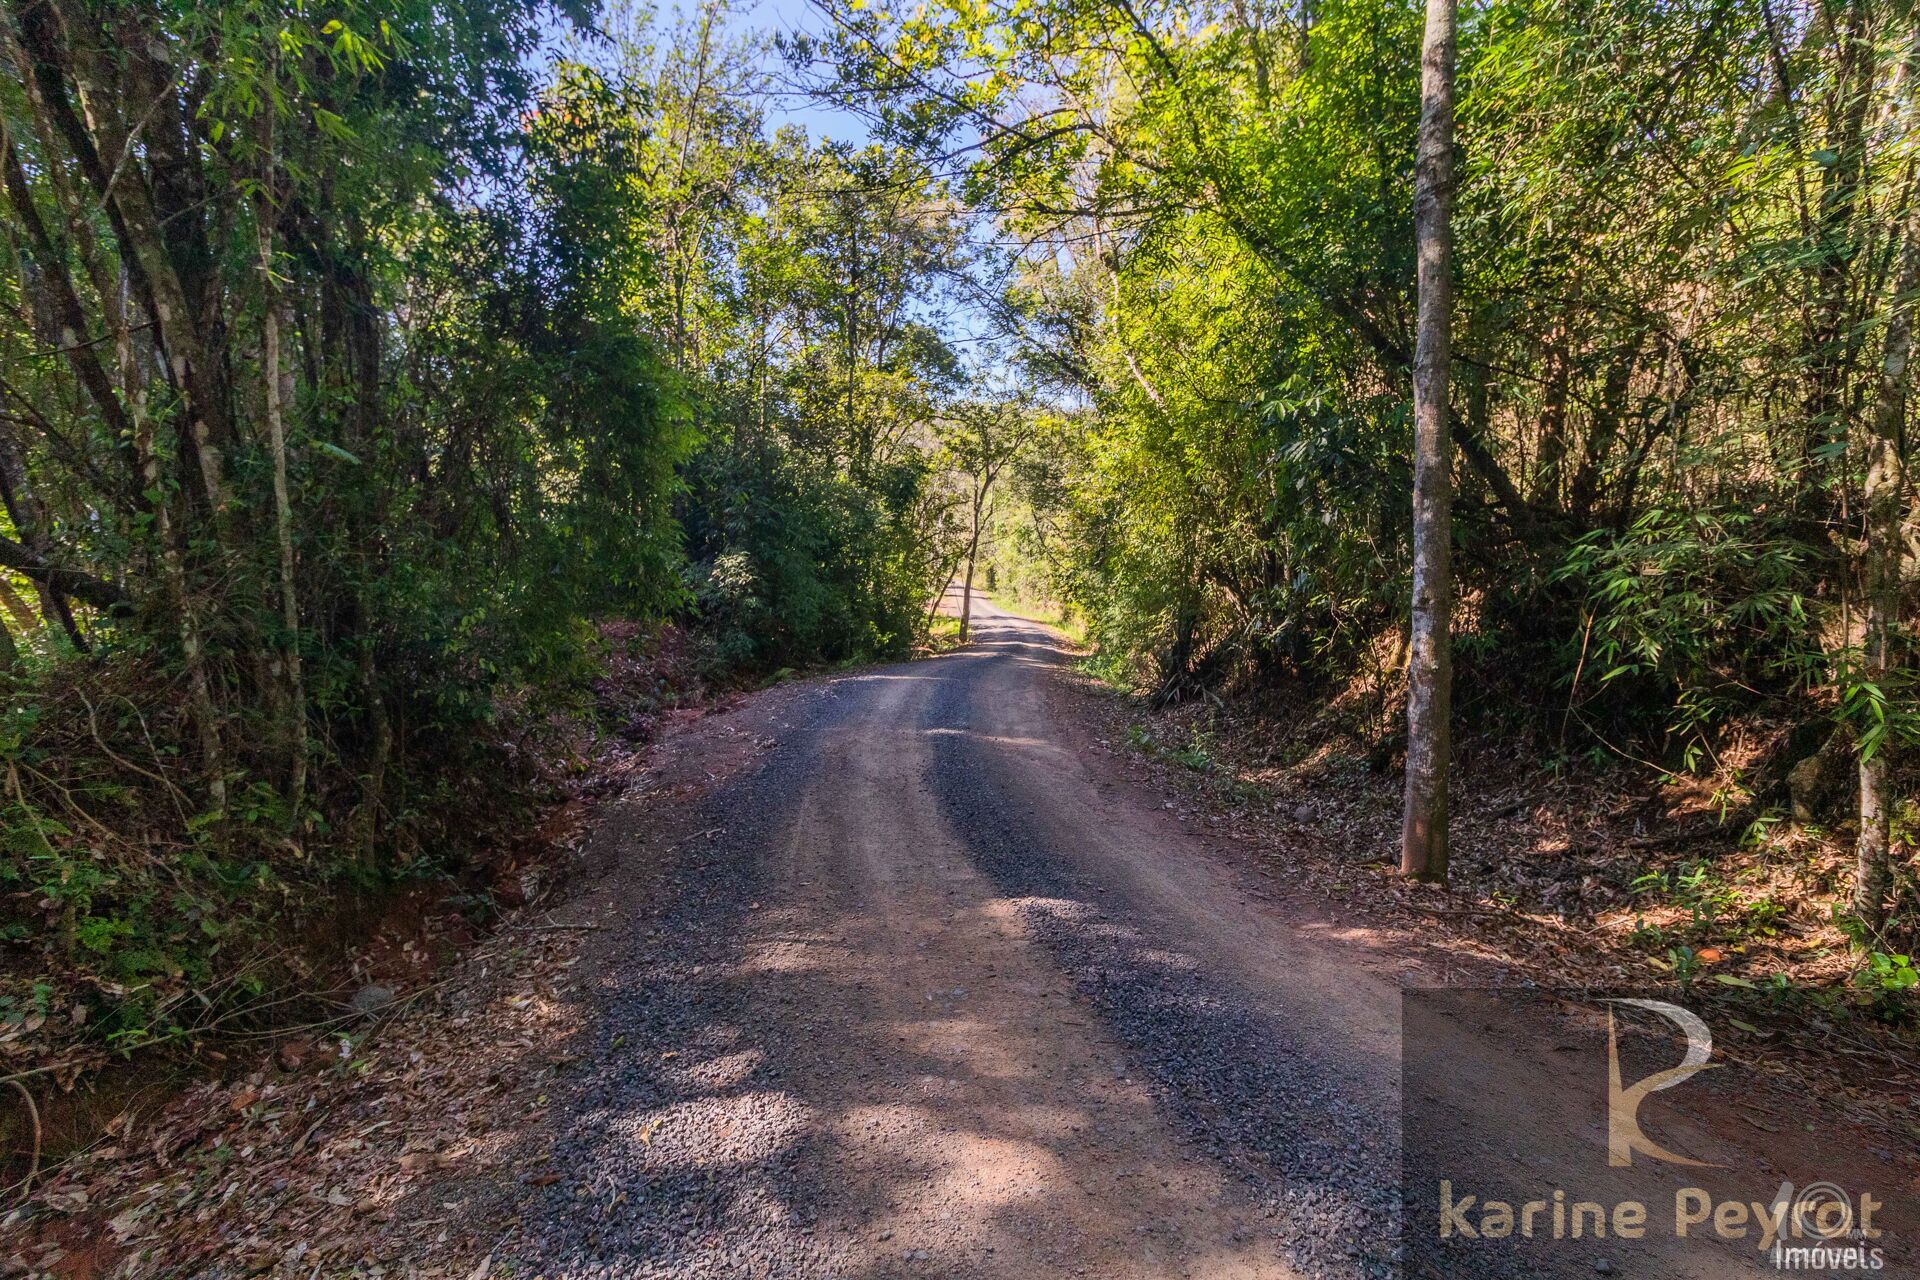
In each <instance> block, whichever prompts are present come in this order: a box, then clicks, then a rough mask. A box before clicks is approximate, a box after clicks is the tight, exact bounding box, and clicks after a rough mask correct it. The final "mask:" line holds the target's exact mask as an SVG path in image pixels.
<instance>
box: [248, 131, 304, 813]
mask: <svg viewBox="0 0 1920 1280" xmlns="http://www.w3.org/2000/svg"><path fill="white" fill-rule="evenodd" d="M269 110H270V109H269ZM270 122H271V116H269V124H268V126H267V128H268V137H269V138H271V136H272V134H271V129H272V125H271V123H270ZM267 154H268V155H269V156H271V155H272V150H271V147H269V149H268V152H267ZM261 191H262V194H261V197H260V201H259V204H258V206H257V212H258V217H259V220H260V228H259V232H260V287H261V291H262V294H263V297H262V302H261V320H260V335H261V336H260V345H261V356H260V362H261V364H262V366H263V367H262V369H261V371H260V379H261V383H262V386H263V388H264V389H265V391H266V408H267V447H268V449H269V450H270V451H271V453H272V455H273V511H274V526H275V533H276V535H277V539H278V542H279V549H280V620H281V622H282V624H283V625H285V627H286V629H287V637H286V654H285V661H286V680H287V703H288V705H287V755H288V780H287V806H288V808H289V810H290V811H291V812H292V815H293V820H294V823H295V825H296V827H297V826H298V825H299V822H300V809H301V806H302V805H303V804H304V803H305V801H306V791H307V691H306V681H305V676H304V674H303V672H302V670H301V663H300V594H299V590H298V586H297V581H296V579H295V576H294V563H295V562H294V548H293V501H292V499H291V498H290V497H289V496H288V489H287V428H286V405H285V400H286V391H287V388H286V386H285V385H284V384H283V382H282V375H281V370H280V307H281V301H280V290H279V289H278V288H276V287H275V285H274V282H273V207H272V204H271V200H270V197H269V196H268V195H267V194H266V191H267V184H266V183H264V182H263V183H262V187H261Z"/></svg>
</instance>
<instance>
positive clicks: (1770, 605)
mask: <svg viewBox="0 0 1920 1280" xmlns="http://www.w3.org/2000/svg"><path fill="white" fill-rule="evenodd" d="M1808 558H1809V554H1808V551H1807V549H1806V548H1803V547H1801V546H1800V545H1798V544H1797V543H1796V542H1795V541H1794V539H1792V538H1791V537H1790V536H1788V535H1787V534H1786V533H1785V531H1784V530H1782V529H1780V528H1778V527H1770V526H1769V525H1768V524H1767V523H1766V522H1764V521H1762V520H1760V519H1758V518H1756V517H1752V516H1748V515H1742V514H1734V513H1722V514H1709V513H1704V512H1693V513H1689V512H1680V511H1669V510H1665V509H1663V508H1658V507H1656V508H1654V509H1653V510H1650V511H1648V512H1646V513H1645V514H1644V515H1642V516H1640V518H1639V519H1637V520H1635V521H1634V523H1633V524H1632V526H1630V527H1629V528H1628V529H1627V530H1625V531H1624V532H1622V533H1617V534H1616V533H1612V532H1609V531H1604V530H1602V531H1595V532H1593V533H1590V534H1587V535H1586V536H1584V537H1582V538H1581V539H1579V540H1578V541H1577V542H1575V543H1574V544H1573V546H1572V547H1571V548H1569V549H1568V551H1567V554H1566V558H1565V560H1564V561H1563V562H1562V564H1561V565H1560V567H1559V568H1558V569H1557V570H1556V571H1555V572H1554V575H1553V580H1554V581H1556V582H1559V583H1563V584H1566V585H1570V586H1572V587H1573V588H1574V589H1575V590H1577V591H1578V592H1579V594H1580V597H1581V601H1582V606H1581V607H1582V611H1583V613H1584V616H1585V618H1586V623H1585V625H1584V627H1583V628H1582V633H1581V635H1580V637H1579V639H1578V641H1577V642H1575V641H1572V640H1569V644H1570V645H1573V646H1575V651H1574V652H1571V653H1569V655H1568V656H1567V658H1566V659H1564V660H1565V661H1566V662H1568V664H1569V666H1570V668H1571V669H1572V670H1573V671H1574V672H1576V674H1575V675H1571V676H1570V677H1569V682H1570V684H1572V687H1571V689H1570V692H1569V698H1568V702H1569V705H1570V706H1572V707H1574V708H1575V709H1576V710H1584V711H1587V712H1588V713H1589V714H1591V713H1593V712H1594V711H1597V710H1598V708H1593V707H1591V705H1590V704H1591V703H1592V702H1593V701H1594V700H1595V699H1596V698H1597V697H1611V698H1613V699H1614V700H1615V704H1616V706H1619V707H1621V708H1622V709H1623V713H1624V714H1631V713H1632V712H1633V711H1635V710H1636V709H1638V708H1643V707H1660V706H1667V707H1670V708H1671V712H1670V714H1669V716H1668V718H1667V721H1666V724H1665V725H1664V728H1665V730H1666V731H1667V732H1668V733H1670V734H1672V735H1674V736H1675V737H1677V738H1679V739H1680V740H1681V741H1682V742H1684V743H1688V744H1698V743H1701V742H1704V741H1705V740H1706V738H1707V737H1708V736H1709V735H1710V734H1711V732H1712V730H1713V729H1714V728H1715V727H1716V726H1717V725H1718V724H1719V723H1720V722H1721V721H1722V720H1723V719H1724V718H1725V716H1726V715H1727V714H1728V713H1729V711H1731V710H1733V709H1735V708H1737V707H1739V706H1740V705H1743V704H1745V703H1747V702H1749V701H1750V700H1751V697H1752V694H1753V692H1754V685H1755V684H1757V683H1765V684H1767V685H1769V686H1771V687H1772V688H1773V689H1775V690H1776V691H1778V692H1782V693H1784V692H1788V691H1795V690H1798V689H1801V688H1804V687H1805V685H1806V683H1807V682H1808V681H1810V680H1812V679H1815V678H1817V671H1818V667H1819V664H1820V661H1821V652H1820V645H1819V637H1818V636H1817V634H1816V633H1815V628H1814V625H1813V623H1812V621H1811V619H1810V616H1809V612H1808V608H1807V600H1806V596H1805V594H1804V593H1805V592H1806V591H1807V590H1808V589H1810V588H1811V586H1812V583H1811V582H1810V580H1809V579H1808V576H1807V573H1806V561H1807V560H1808ZM1575 681H1578V682H1579V683H1574V682H1575ZM1580 684H1585V685H1586V689H1587V692H1585V693H1584V700H1583V691H1582V689H1581V688H1580Z"/></svg>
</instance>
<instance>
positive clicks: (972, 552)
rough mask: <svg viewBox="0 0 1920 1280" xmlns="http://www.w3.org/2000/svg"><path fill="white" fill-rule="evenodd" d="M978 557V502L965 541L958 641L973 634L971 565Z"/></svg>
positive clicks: (966, 639)
mask: <svg viewBox="0 0 1920 1280" xmlns="http://www.w3.org/2000/svg"><path fill="white" fill-rule="evenodd" d="M979 558H980V504H979V503H975V504H974V507H973V538H972V540H971V541H969V542H968V543H967V579H966V584H965V586H964V587H962V588H961V595H960V643H961V644H965V643H966V642H967V641H968V640H969V639H971V638H972V635H973V566H974V563H975V561H977V560H978V559H979Z"/></svg>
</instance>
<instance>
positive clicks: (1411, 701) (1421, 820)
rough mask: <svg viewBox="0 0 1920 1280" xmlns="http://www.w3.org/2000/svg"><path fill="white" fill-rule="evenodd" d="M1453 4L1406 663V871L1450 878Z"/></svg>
mask: <svg viewBox="0 0 1920 1280" xmlns="http://www.w3.org/2000/svg"><path fill="white" fill-rule="evenodd" d="M1453 61H1454V0H1427V29H1426V39H1425V42H1424V44H1423V47H1422V49H1421V56H1420V63H1421V76H1420V139H1419V150H1418V153H1417V157H1416V163H1415V169H1414V201H1413V210H1414V237H1415V240H1416V242H1417V245H1418V250H1419V271H1418V280H1417V287H1418V291H1419V297H1418V301H1419V310H1418V316H1417V320H1416V330H1415V335H1414V357H1413V611H1412V612H1413V617H1412V625H1411V631H1410V639H1411V645H1410V653H1409V657H1408V664H1407V789H1406V813H1405V821H1404V824H1403V826H1402V829H1401V837H1400V870H1401V871H1402V872H1403V873H1405V874H1406V875H1408V876H1413V877H1417V878H1420V879H1431V880H1444V879H1445V878H1446V874H1447V766H1448V757H1449V755H1450V754H1451V734H1450V732H1449V724H1448V721H1449V719H1450V715H1451V702H1452V682H1453V672H1452V659H1451V654H1450V652H1449V637H1448V630H1449V627H1450V624H1451V619H1452V612H1453V567H1452V540H1453V477H1452V467H1451V463H1452V457H1451V452H1452V451H1451V449H1450V447H1449V441H1448V433H1447V374H1448V372H1449V364H1450V360H1451V357H1452V310H1453V287H1452V279H1451V276H1450V272H1451V270H1452V256H1453V226H1452V206H1453Z"/></svg>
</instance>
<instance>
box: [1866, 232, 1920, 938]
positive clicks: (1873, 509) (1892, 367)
mask: <svg viewBox="0 0 1920 1280" xmlns="http://www.w3.org/2000/svg"><path fill="white" fill-rule="evenodd" d="M1916 290H1920V218H1914V219H1912V220H1911V225H1909V227H1908V230H1907V237H1906V244H1905V246H1904V248H1903V249H1902V251H1901V262H1900V272H1899V276H1898V278H1897V280H1896V281H1895V285H1894V302H1893V313H1892V315H1891V316H1889V317H1888V320H1887V335H1886V345H1885V348H1884V354H1883V355H1882V358H1881V363H1880V386H1879V393H1878V396H1877V397H1876V400H1875V403H1874V411H1873V414H1872V416H1871V418H1870V419H1869V421H1868V424H1867V440H1866V453H1867V458H1866V462H1867V467H1866V484H1865V488H1864V490H1863V492H1862V494H1861V503H1862V506H1863V507H1864V508H1865V525H1866V530H1865V532H1866V539H1865V549H1864V552H1863V555H1862V563H1861V569H1862V573H1861V577H1862V579H1863V586H1864V588H1865V590H1864V591H1863V592H1862V595H1863V597H1864V603H1865V605H1866V631H1865V635H1864V636H1863V637H1862V645H1861V648H1862V655H1861V656H1862V659H1863V661H1862V670H1861V677H1862V678H1863V679H1864V680H1866V681H1867V682H1868V683H1870V684H1874V685H1877V686H1879V687H1881V688H1883V689H1884V688H1885V687H1886V680H1887V677H1888V675H1889V673H1890V671H1891V669H1892V661H1893V654H1892V650H1893V639H1894V628H1895V626H1896V624H1897V622H1898V619H1899V614H1900V562H1901V557H1902V555H1903V553H1904V550H1905V549H1904V547H1903V546H1902V540H1901V536H1900V534H1901V528H1900V526H1901V515H1902V511H1901V508H1902V505H1903V499H1904V497H1905V495H1906V477H1905V474H1904V471H1905V469H1904V467H1903V465H1902V460H1901V457H1900V428H1901V424H1902V419H1903V418H1904V417H1905V414H1906V401H1907V383H1908V369H1909V358H1910V357H1911V355H1912V352H1913V311H1912V298H1913V295H1914V292H1915V291H1916ZM1891 747H1892V744H1891V743H1890V742H1888V741H1884V740H1883V741H1881V742H1879V743H1877V744H1868V745H1866V746H1864V747H1863V749H1862V750H1861V751H1860V836H1859V840H1858V843H1857V845H1856V847H1855V867H1854V881H1853V913H1854V915H1855V916H1856V917H1857V918H1858V919H1859V920H1860V922H1861V924H1863V925H1865V926H1866V927H1867V929H1868V930H1870V931H1872V932H1874V933H1878V932H1879V931H1880V929H1881V928H1882V927H1883V926H1884V925H1885V924H1886V920H1887V892H1888V889H1889V888H1890V887H1891V880H1892V870H1891V865H1890V859H1889V852H1888V841H1889V838H1890V831H1889V824H1890V819H1891V810H1892V807H1893V805H1892V801H1893V796H1892V794H1891V783H1892V769H1891V767H1890V764H1889V761H1888V759H1887V754H1888V752H1889V750H1890V749H1891Z"/></svg>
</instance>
